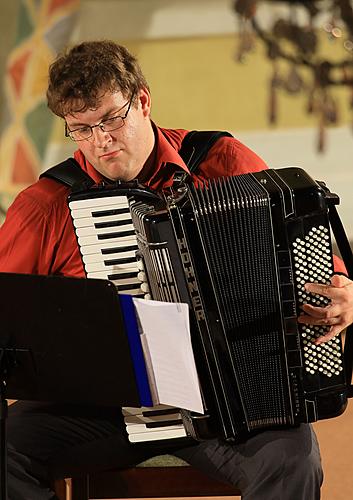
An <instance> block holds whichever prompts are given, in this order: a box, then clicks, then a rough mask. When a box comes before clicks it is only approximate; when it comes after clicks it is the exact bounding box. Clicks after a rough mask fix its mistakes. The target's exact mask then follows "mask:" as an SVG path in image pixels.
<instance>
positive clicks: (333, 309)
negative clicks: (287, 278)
mask: <svg viewBox="0 0 353 500" xmlns="http://www.w3.org/2000/svg"><path fill="white" fill-rule="evenodd" d="M305 290H306V291H307V292H310V293H315V294H319V295H323V296H324V297H327V298H329V299H330V300H331V302H330V304H328V305H327V306H325V307H315V306H312V305H310V304H304V305H303V306H302V309H303V311H304V313H303V314H301V315H300V316H299V317H298V322H299V323H305V324H307V325H329V326H330V329H329V330H328V331H327V333H326V334H325V335H322V336H321V337H319V338H317V339H315V344H323V343H324V342H327V341H328V340H330V339H332V338H333V337H335V336H336V335H338V334H339V333H340V332H341V331H342V330H344V329H345V328H346V327H347V326H348V325H350V324H351V323H353V281H351V280H350V279H348V278H346V276H341V275H338V274H335V275H334V276H332V278H331V283H330V284H329V285H320V284H319V283H307V284H306V285H305Z"/></svg>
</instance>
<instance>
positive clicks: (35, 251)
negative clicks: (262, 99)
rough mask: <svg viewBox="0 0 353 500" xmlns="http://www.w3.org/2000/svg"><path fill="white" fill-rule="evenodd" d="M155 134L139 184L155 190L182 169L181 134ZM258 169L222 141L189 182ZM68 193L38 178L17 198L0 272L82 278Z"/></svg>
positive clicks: (1, 244)
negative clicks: (149, 162) (149, 161)
mask: <svg viewBox="0 0 353 500" xmlns="http://www.w3.org/2000/svg"><path fill="white" fill-rule="evenodd" d="M155 133H156V153H155V161H154V166H153V167H152V168H149V169H147V167H146V166H145V167H144V168H143V169H142V171H141V173H140V175H139V180H140V181H141V182H143V183H144V184H146V185H148V186H150V187H151V188H154V189H159V190H160V189H162V188H164V187H167V186H170V185H171V183H172V181H173V175H174V173H175V171H176V170H180V169H184V170H186V171H187V167H186V165H185V163H184V162H183V160H182V159H181V157H180V156H179V154H178V151H179V149H180V147H181V142H182V139H183V137H184V136H185V135H186V134H187V131H186V130H175V129H173V130H171V129H162V128H158V127H155ZM75 158H76V160H77V161H78V162H79V163H80V165H81V167H82V169H83V170H84V171H85V172H87V173H88V174H89V175H90V176H91V177H92V178H93V179H94V180H95V181H96V182H99V181H101V180H102V177H101V175H100V174H99V173H98V172H97V171H96V170H95V169H94V167H93V166H92V165H90V164H89V163H88V162H87V161H86V159H85V158H84V156H83V154H82V153H81V152H80V151H76V153H75ZM264 168H266V165H265V163H264V162H263V160H261V159H260V158H259V157H258V156H257V155H256V154H255V153H254V152H253V151H251V150H250V149H248V148H247V147H246V146H244V145H243V144H241V143H240V142H239V141H238V140H237V139H234V138H232V137H222V138H220V139H219V140H218V141H217V142H216V143H215V145H214V146H213V147H212V149H211V150H210V151H209V153H208V155H207V157H206V159H205V161H204V162H203V163H202V164H201V165H200V166H199V168H198V171H197V175H193V178H194V181H197V179H200V180H202V179H207V178H214V177H220V176H231V175H238V174H244V173H248V172H257V171H259V170H262V169H264ZM69 192H70V189H69V188H67V187H65V186H64V185H61V184H59V183H58V182H56V181H54V180H51V179H46V178H41V179H39V180H38V181H37V182H36V183H35V184H33V185H32V186H30V187H28V188H27V189H25V190H24V191H22V192H21V193H20V194H19V195H18V196H17V198H16V199H15V201H14V203H13V204H12V205H11V207H10V208H9V210H8V212H7V216H6V220H5V222H4V224H3V225H2V226H1V228H0V272H14V273H28V274H56V275H58V274H59V275H66V276H77V277H80V276H81V277H82V276H85V272H84V269H83V265H82V260H81V256H80V253H79V249H78V245H77V242H76V236H75V233H74V229H73V225H72V221H71V216H70V213H69V210H68V206H67V196H68V194H69Z"/></svg>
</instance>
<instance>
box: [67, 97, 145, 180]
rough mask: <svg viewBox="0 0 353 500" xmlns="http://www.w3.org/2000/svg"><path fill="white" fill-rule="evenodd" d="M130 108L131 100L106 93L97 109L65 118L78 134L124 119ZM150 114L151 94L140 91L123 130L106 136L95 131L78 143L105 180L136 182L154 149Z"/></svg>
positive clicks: (96, 129)
mask: <svg viewBox="0 0 353 500" xmlns="http://www.w3.org/2000/svg"><path fill="white" fill-rule="evenodd" d="M128 106H129V99H126V98H125V97H124V96H123V95H122V93H121V92H120V91H119V92H113V93H112V92H106V93H105V94H104V95H103V97H102V99H101V100H100V103H99V106H98V107H97V108H96V109H87V110H86V111H83V112H81V113H75V114H69V115H66V116H65V117H64V118H65V121H66V124H67V127H68V129H69V130H70V131H75V130H78V129H81V128H84V127H87V126H88V125H90V126H94V125H97V124H99V123H100V122H102V121H104V120H107V119H109V118H113V117H116V116H124V115H125V114H126V111H127V110H128ZM150 111H151V100H150V94H149V92H148V91H147V90H146V89H144V90H140V91H139V93H138V95H136V96H135V97H134V100H133V103H132V104H131V106H130V109H129V111H128V114H127V116H126V118H125V119H124V121H123V125H122V126H121V127H120V128H118V129H117V130H112V131H110V132H107V131H102V130H101V128H100V127H94V128H93V129H92V135H91V137H89V138H88V139H84V140H80V141H77V146H78V147H79V149H80V150H81V151H82V153H83V154H84V156H85V157H86V159H87V160H88V161H89V162H90V163H91V164H92V165H93V166H94V167H95V169H96V170H98V172H100V173H101V174H102V175H103V176H104V177H106V178H108V179H111V180H118V179H120V180H124V181H129V180H131V179H134V178H135V177H137V176H138V174H139V172H140V171H141V170H142V167H143V165H144V163H145V162H146V160H147V159H148V157H149V155H150V153H151V152H152V150H153V146H154V133H153V129H152V125H151V121H150Z"/></svg>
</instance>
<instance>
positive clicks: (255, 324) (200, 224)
mask: <svg viewBox="0 0 353 500" xmlns="http://www.w3.org/2000/svg"><path fill="white" fill-rule="evenodd" d="M103 191H104V192H105V195H103V196H105V197H107V198H109V197H113V196H116V194H117V193H120V194H121V193H125V194H126V196H127V199H128V203H129V208H128V210H129V212H130V215H131V219H132V226H133V233H134V235H133V238H135V247H134V249H133V250H132V251H133V252H135V250H136V251H137V255H138V260H140V261H142V262H143V264H144V270H143V272H142V273H141V272H140V271H138V273H137V275H138V276H139V278H140V279H141V276H143V279H142V281H145V283H143V284H142V285H141V286H142V290H147V285H148V289H149V294H150V296H151V298H152V299H155V300H162V301H174V302H186V303H187V304H189V306H190V312H191V332H192V341H193V350H194V355H195V359H196V364H197V369H198V374H199V378H200V383H201V388H202V394H203V399H204V406H205V415H199V414H193V413H191V412H188V411H183V410H182V415H183V421H184V425H185V428H186V430H187V433H188V434H190V435H192V436H194V437H196V438H199V439H203V438H207V437H212V436H219V437H221V438H224V439H227V440H239V439H243V438H246V437H247V436H249V434H251V433H253V432H257V431H259V430H262V429H268V428H278V427H284V426H294V425H297V424H299V423H301V422H312V421H316V420H319V419H325V418H330V417H334V416H337V415H339V414H341V413H342V412H343V411H344V409H345V407H346V404H347V384H346V378H345V370H344V359H343V350H342V343H341V338H340V337H335V338H333V339H332V340H330V341H328V342H327V343H324V344H320V345H315V344H314V343H313V340H314V339H315V338H316V337H319V336H321V335H322V334H323V333H325V331H326V328H327V327H324V326H310V325H301V324H298V322H297V317H298V315H299V314H300V311H301V309H300V306H301V304H303V303H310V304H314V305H322V306H325V305H327V304H328V301H327V299H326V298H325V297H322V296H319V295H314V294H309V293H307V292H306V291H305V289H304V284H305V283H307V282H319V283H328V282H329V280H330V278H331V276H332V274H333V262H332V248H331V235H330V225H329V220H328V208H329V205H330V204H337V203H338V198H337V197H336V196H335V195H332V194H331V193H329V191H328V190H327V189H325V188H324V187H323V186H322V185H320V184H319V183H317V182H315V181H314V180H312V179H311V178H310V177H309V176H308V175H307V173H306V172H304V171H303V170H301V169H299V168H294V167H293V168H284V169H278V170H273V169H272V170H265V171H262V172H257V173H252V174H244V175H239V176H235V177H230V178H219V179H214V180H209V181H208V182H207V183H205V184H200V185H198V186H194V185H188V184H179V185H176V186H174V187H173V188H170V189H169V190H168V191H166V192H165V193H163V195H159V196H157V195H155V194H153V193H151V192H150V191H148V190H144V189H143V188H138V189H136V188H135V187H134V185H133V186H132V187H129V186H126V185H124V184H122V185H117V186H115V187H114V186H113V187H108V188H101V189H99V188H95V191H94V190H93V191H92V190H91V193H92V192H93V194H92V196H93V197H101V196H102V192H103ZM80 197H81V199H82V198H84V197H87V193H78V194H74V195H72V196H71V199H73V200H77V199H80ZM130 229H131V228H130ZM106 234H109V235H110V236H109V237H110V238H114V236H112V232H111V229H109V230H107V233H106ZM104 244H106V241H104ZM128 246H129V245H128ZM125 274H126V273H125ZM94 277H98V276H96V275H95V276H94ZM102 277H106V278H108V279H110V275H109V272H108V273H106V274H104V276H102ZM117 287H118V291H119V290H120V288H119V284H118V285H117ZM140 291H141V290H140Z"/></svg>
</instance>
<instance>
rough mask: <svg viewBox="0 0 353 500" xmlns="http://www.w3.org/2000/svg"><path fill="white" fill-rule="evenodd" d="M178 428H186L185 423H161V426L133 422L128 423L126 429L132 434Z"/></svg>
mask: <svg viewBox="0 0 353 500" xmlns="http://www.w3.org/2000/svg"><path fill="white" fill-rule="evenodd" d="M178 429H184V427H183V424H182V423H180V424H173V425H165V426H164V425H161V426H160V427H148V426H146V425H145V424H132V425H129V424H128V425H126V431H127V433H128V434H129V435H130V436H131V435H132V434H141V433H142V432H143V433H150V432H160V431H174V430H178Z"/></svg>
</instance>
